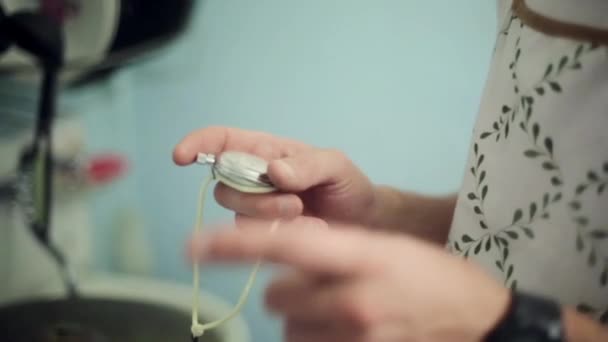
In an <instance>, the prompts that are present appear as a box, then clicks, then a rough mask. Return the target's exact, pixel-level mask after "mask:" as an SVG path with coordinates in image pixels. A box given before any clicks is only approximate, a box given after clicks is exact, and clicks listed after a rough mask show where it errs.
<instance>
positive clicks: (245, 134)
mask: <svg viewBox="0 0 608 342" xmlns="http://www.w3.org/2000/svg"><path fill="white" fill-rule="evenodd" d="M305 146H306V145H305V144H303V143H299V142H296V141H292V140H288V139H284V138H279V137H277V136H273V135H271V134H268V133H265V132H259V131H249V130H244V129H239V128H233V127H221V126H212V127H206V128H203V129H200V130H197V131H194V132H192V133H190V134H188V135H186V137H184V138H183V139H182V140H181V141H180V142H179V143H178V144H177V146H176V147H175V149H174V150H173V160H174V161H175V163H176V164H178V165H188V164H191V163H193V162H194V161H195V160H196V156H197V154H198V153H212V154H218V153H220V152H222V151H226V150H237V151H241V152H247V153H253V154H257V155H259V156H260V157H262V158H270V157H286V156H289V155H291V154H293V153H296V152H297V151H298V150H300V149H302V148H304V147H305ZM256 150H257V151H256ZM260 154H266V155H260ZM269 154H270V155H269Z"/></svg>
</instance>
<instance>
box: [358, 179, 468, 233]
mask: <svg viewBox="0 0 608 342" xmlns="http://www.w3.org/2000/svg"><path fill="white" fill-rule="evenodd" d="M373 192H374V195H373V201H372V205H371V206H370V210H369V214H368V220H367V222H364V223H365V224H366V225H368V226H371V227H375V228H378V229H386V230H391V231H399V232H403V233H408V234H412V235H415V236H417V237H420V238H424V239H426V240H430V241H432V242H435V243H439V244H443V243H445V241H446V240H447V235H448V232H449V229H450V225H451V223H452V217H453V213H454V209H455V207H456V196H454V195H448V196H426V195H421V194H416V193H412V192H404V191H400V190H398V189H395V188H392V187H389V186H385V185H376V186H374V190H373Z"/></svg>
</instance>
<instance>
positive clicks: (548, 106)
mask: <svg viewBox="0 0 608 342" xmlns="http://www.w3.org/2000/svg"><path fill="white" fill-rule="evenodd" d="M533 2H534V6H535V8H536V10H539V11H542V9H543V8H544V7H543V6H545V7H547V8H550V9H551V11H553V12H556V11H557V12H559V8H556V7H559V6H561V5H563V6H564V7H565V6H566V5H564V4H565V3H566V1H563V0H560V1H556V0H551V1H544V2H543V1H541V0H537V1H533ZM569 2H570V4H569V5H568V6H569V7H568V11H570V12H569V15H570V16H572V19H573V21H574V20H575V21H577V22H578V23H584V20H585V16H586V15H588V17H589V20H590V24H593V25H601V24H605V26H606V27H607V28H608V13H605V15H604V16H603V17H602V16H599V17H598V16H597V15H591V13H594V11H590V7H589V6H594V3H595V4H597V9H598V10H601V9H602V8H604V9H605V7H606V5H605V4H606V2H605V1H604V0H586V1H577V3H579V5H580V6H579V7H580V11H577V10H576V6H575V7H572V6H571V3H572V1H569ZM531 4H532V2H531ZM602 6H604V7H602ZM498 7H499V18H500V30H499V31H500V32H499V35H498V37H497V42H496V47H495V51H494V56H493V61H492V66H491V70H490V74H489V79H488V83H487V84H486V89H485V91H484V96H483V99H482V102H481V105H480V110H479V117H478V121H477V123H476V126H475V128H474V131H473V137H472V142H471V149H470V157H469V160H468V165H467V169H466V174H465V177H464V179H463V185H462V190H461V193H460V194H459V199H458V204H457V207H456V212H455V216H454V220H453V226H452V229H451V232H450V236H449V241H448V246H447V247H448V249H449V250H450V251H451V252H453V253H456V254H458V255H461V256H463V257H466V258H468V259H470V260H472V261H474V262H476V263H479V264H480V265H482V266H483V267H484V268H485V269H486V270H487V271H488V272H490V273H491V274H492V275H493V276H495V277H496V278H497V279H499V280H500V281H501V282H503V283H504V284H505V286H508V287H511V288H518V289H522V290H526V291H530V292H533V293H538V294H541V295H545V296H550V297H552V298H555V299H558V300H559V301H560V302H561V303H563V304H565V305H572V306H577V307H578V308H579V310H581V311H584V312H586V313H589V314H590V315H592V316H593V317H595V318H596V319H598V320H600V321H601V322H603V323H608V47H607V46H604V45H600V44H597V43H593V42H590V41H582V40H571V39H567V38H562V37H556V36H549V35H547V34H545V33H542V32H539V31H538V30H535V29H532V28H530V27H528V26H527V25H526V24H525V23H524V22H523V21H522V20H520V19H519V18H518V17H517V15H516V13H515V12H513V11H512V9H511V1H499V6H498ZM572 8H574V10H573V9H572ZM564 13H566V12H564ZM598 18H599V19H598ZM562 19H563V18H562ZM598 20H599V22H598ZM602 20H603V22H602Z"/></svg>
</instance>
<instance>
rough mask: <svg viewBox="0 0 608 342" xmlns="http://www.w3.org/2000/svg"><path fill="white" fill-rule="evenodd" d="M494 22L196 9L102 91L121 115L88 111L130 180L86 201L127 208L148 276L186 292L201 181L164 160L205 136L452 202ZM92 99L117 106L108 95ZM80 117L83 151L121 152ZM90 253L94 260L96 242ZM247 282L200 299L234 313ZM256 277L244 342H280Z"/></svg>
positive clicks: (369, 10) (327, 8) (491, 11)
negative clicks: (316, 153)
mask: <svg viewBox="0 0 608 342" xmlns="http://www.w3.org/2000/svg"><path fill="white" fill-rule="evenodd" d="M448 3H453V5H452V6H451V7H448V6H446V4H448ZM495 21H496V15H495V3H494V2H493V1H487V0H473V1H459V2H458V3H456V2H448V1H439V0H432V1H431V0H416V1H413V0H412V1H404V0H393V1H388V0H384V1H380V0H379V1H373V2H370V1H359V0H334V1H326V0H313V1H304V2H296V1H279V0H274V1H271V0H257V1H248V0H239V1H237V0H233V1H205V2H201V3H200V5H199V8H198V11H197V15H196V18H195V21H194V22H193V26H192V28H191V30H190V31H189V32H188V34H186V35H185V36H184V37H183V39H182V40H180V41H179V42H178V43H177V44H176V45H175V46H173V47H172V48H171V49H170V50H169V51H167V52H165V53H163V55H162V56H161V57H159V58H157V59H154V60H153V61H151V62H148V63H146V64H141V65H138V66H137V67H134V68H132V69H131V70H129V71H127V72H125V73H123V75H121V76H120V77H122V78H119V79H118V80H119V81H116V80H115V81H114V82H115V83H116V82H118V85H114V86H115V87H119V88H120V87H124V86H125V83H126V84H131V87H130V89H129V90H128V91H125V93H126V95H125V96H127V97H128V99H127V101H126V102H128V103H125V104H124V106H123V107H120V108H115V107H116V105H115V106H110V107H108V106H107V105H106V107H104V105H103V103H97V104H96V106H98V107H97V109H92V112H98V113H99V112H103V111H104V110H106V111H112V112H119V113H122V116H121V115H114V116H111V115H110V116H108V117H114V118H115V119H116V120H118V121H117V122H122V124H123V125H124V126H122V127H124V128H123V130H129V131H128V132H122V134H124V135H125V136H126V137H125V138H124V141H123V144H125V145H124V147H123V148H124V149H126V150H127V153H128V154H129V155H130V156H131V158H132V163H133V166H134V168H133V171H132V174H131V177H130V179H131V181H129V182H127V183H125V184H123V190H114V191H113V192H110V193H108V194H105V195H104V196H105V199H103V198H102V199H98V200H97V201H98V202H97V205H96V208H97V212H98V216H97V217H98V218H99V219H100V220H101V219H103V217H104V215H103V213H104V210H106V211H107V210H108V207H111V206H116V205H120V204H117V202H116V201H113V200H112V196H116V197H119V198H122V199H123V200H124V201H131V202H134V203H136V205H137V206H138V207H139V208H140V209H141V210H142V211H143V213H145V215H146V220H147V221H146V223H147V229H148V231H149V234H150V236H151V239H152V243H153V248H154V253H155V259H156V260H157V264H156V271H155V272H156V275H157V276H159V277H164V278H169V279H172V280H177V281H183V282H189V281H190V279H191V278H190V277H191V274H190V269H189V267H188V265H187V264H186V263H185V262H184V258H183V252H182V247H183V243H184V239H185V238H186V237H187V236H188V234H189V232H190V230H191V227H192V224H193V222H194V215H195V209H196V196H197V191H198V186H199V183H200V181H201V180H202V178H203V177H204V176H205V175H206V171H207V170H205V169H203V168H200V167H197V166H193V167H189V168H178V167H176V166H174V165H173V164H172V162H171V152H172V149H173V147H174V145H175V144H176V143H177V142H178V141H179V140H180V139H181V138H182V137H183V135H184V134H186V133H188V132H190V131H191V130H193V129H196V128H199V127H204V126H208V125H212V124H221V125H230V126H238V127H243V128H249V129H260V130H265V131H269V132H272V133H276V134H281V135H286V136H290V137H294V138H298V139H301V140H304V141H307V142H310V143H313V144H315V145H320V146H328V147H329V146H331V147H337V148H340V149H342V150H344V151H346V152H347V153H348V154H349V155H350V156H351V157H352V159H353V160H354V161H355V162H356V163H357V164H358V165H359V166H360V167H361V168H362V169H363V170H365V171H366V172H367V173H368V174H369V175H370V176H371V177H372V178H373V179H374V181H376V182H380V183H388V184H392V185H394V186H397V187H401V188H404V189H411V190H416V191H424V192H429V193H442V192H449V191H454V190H456V189H457V187H458V185H459V183H460V179H461V177H462V175H463V171H464V161H465V158H466V154H467V148H468V143H469V141H468V138H469V133H470V132H471V128H472V125H473V122H474V119H475V115H476V111H477V107H478V101H479V98H480V95H481V91H482V86H483V83H484V78H485V75H486V69H487V67H488V65H489V59H490V57H491V53H492V47H493V39H494V37H495V25H496V24H495ZM106 86H107V85H106ZM105 91H106V92H107V91H109V90H107V89H106V90H105ZM103 96H104V98H108V99H112V100H111V101H118V102H115V103H124V102H125V100H124V97H122V100H119V98H121V96H122V95H121V92H120V91H119V92H114V93H112V94H111V96H109V95H108V94H107V93H105V94H104V95H103ZM108 96H109V97H108ZM97 102H100V101H97ZM101 102H103V101H101ZM125 113H128V115H127V114H125ZM125 115H126V116H125ZM88 117H89V118H90V119H89V122H90V126H91V130H92V131H97V133H93V135H92V138H93V140H94V141H95V143H94V146H98V147H100V146H115V145H116V146H118V145H120V144H121V143H118V142H116V140H115V139H114V138H110V135H109V134H108V132H111V131H112V129H111V127H107V126H108V124H106V125H105V126H104V125H103V124H100V122H104V120H107V119H104V117H103V116H101V115H97V116H95V115H89V116H88ZM106 122H107V121H106ZM111 126H113V125H111ZM104 127H105V128H104ZM103 129H105V131H103ZM100 132H102V133H100ZM104 137H105V139H104ZM104 144H108V145H104ZM125 188H126V189H127V190H124V189H125ZM207 213H208V218H209V220H211V221H217V220H229V219H231V218H232V214H231V213H229V212H227V211H225V210H223V209H221V208H220V207H219V206H218V205H217V204H215V203H213V202H208V206H207ZM99 241H100V245H98V250H100V251H102V252H100V255H99V258H100V259H101V260H104V253H103V252H104V251H106V252H107V251H109V249H106V247H107V248H109V246H108V242H107V239H106V240H104V239H103V238H100V240H99ZM104 241H105V245H104ZM99 246H101V247H99ZM106 254H107V253H106ZM105 258H107V256H105ZM247 270H248V269H246V268H239V269H232V268H231V269H217V268H213V269H205V270H204V271H203V277H204V280H203V287H204V288H205V289H207V290H209V291H212V292H214V293H216V294H218V295H221V296H224V297H225V298H228V299H230V300H231V301H234V300H235V299H236V297H237V295H238V292H239V291H240V289H241V286H242V285H243V283H244V281H245V278H246V275H247ZM269 276H270V273H269V271H267V272H265V273H263V274H262V277H261V278H260V280H259V281H258V283H257V285H256V287H255V289H254V291H253V292H252V299H251V301H250V302H249V304H248V305H247V307H246V309H245V318H246V319H247V320H248V321H249V323H250V324H251V328H252V330H253V337H254V341H256V342H257V341H264V342H266V341H268V342H272V341H278V340H279V339H280V326H279V324H278V322H277V321H275V320H273V319H271V318H270V317H268V316H267V315H266V313H265V312H264V309H263V307H262V305H261V298H262V293H263V288H264V285H265V284H266V283H267V281H268V278H269Z"/></svg>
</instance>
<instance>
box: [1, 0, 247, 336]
mask: <svg viewBox="0 0 608 342" xmlns="http://www.w3.org/2000/svg"><path fill="white" fill-rule="evenodd" d="M194 2H195V0H179V1H178V0H164V1H160V0H154V1H149V0H0V8H1V9H2V14H1V15H0V160H1V161H2V162H1V163H0V311H2V308H3V307H6V306H7V305H11V304H16V303H20V302H22V301H28V300H29V301H31V300H35V299H41V298H46V299H52V298H61V297H62V296H64V283H63V281H62V278H61V277H60V273H59V272H58V267H57V265H56V263H55V262H54V261H53V260H52V259H51V258H50V257H49V254H48V253H47V251H45V250H44V249H43V248H41V244H40V243H39V241H37V240H36V239H35V236H34V234H32V231H31V230H30V229H29V227H28V222H27V221H26V220H25V217H26V215H24V211H25V210H27V208H23V207H22V206H20V205H18V204H17V203H16V201H15V200H14V198H12V197H11V196H12V194H11V193H10V192H11V191H12V190H11V187H10V186H9V187H4V188H3V182H4V181H6V180H8V181H9V182H10V181H11V179H14V178H15V176H16V175H17V173H18V167H19V165H18V161H19V157H20V155H21V153H22V151H23V149H24V147H25V146H26V145H28V144H29V143H31V141H32V130H33V129H32V127H33V126H34V122H35V121H36V116H37V115H36V114H37V112H36V111H37V104H38V100H39V94H38V92H39V90H38V89H39V88H40V82H41V79H42V78H41V72H40V71H41V70H40V68H39V66H40V65H39V60H37V59H35V58H34V57H33V56H32V55H31V54H30V53H28V52H27V51H24V50H23V49H21V48H20V47H19V46H17V45H15V44H13V43H11V42H10V41H9V40H10V39H7V37H6V35H5V34H4V33H6V32H3V30H2V27H3V26H2V24H3V23H4V22H6V21H5V20H6V19H5V18H7V17H10V16H11V15H14V14H16V13H20V12H23V11H33V12H36V13H39V14H40V13H41V14H43V15H45V16H47V17H48V18H51V19H52V20H56V22H57V23H58V24H59V25H60V26H61V28H62V33H63V37H64V64H63V67H62V69H61V70H60V72H59V85H61V86H68V85H70V84H72V83H74V82H82V81H89V80H90V79H93V80H94V79H95V76H96V75H98V74H100V73H101V74H103V73H106V72H112V71H114V70H116V69H117V68H120V67H121V66H123V65H124V64H126V63H131V62H136V61H137V60H138V59H139V58H143V57H147V56H151V55H153V54H154V53H156V52H158V51H160V49H161V48H162V47H164V46H165V45H166V44H167V43H169V42H171V41H172V40H173V39H175V38H176V37H177V36H178V35H179V33H181V31H182V30H183V29H184V28H185V27H186V26H187V22H188V17H189V15H188V14H189V12H190V11H191V7H192V6H193V4H194ZM59 119H61V120H59ZM51 131H52V133H53V134H52V135H53V136H54V137H55V138H54V142H53V144H52V146H53V148H52V151H53V155H54V156H53V158H54V159H53V160H57V161H59V160H62V161H65V162H67V163H70V162H73V163H76V164H77V163H78V162H82V159H81V158H82V152H83V150H84V146H85V143H86V138H85V136H84V134H83V130H82V127H81V125H80V123H79V118H78V116H77V115H76V116H72V117H70V116H65V117H64V115H63V113H57V120H55V121H54V125H52V126H51ZM52 184H54V188H55V191H54V194H53V201H52V202H51V203H52V206H51V211H52V215H51V216H50V217H51V222H50V227H51V229H50V234H51V238H50V240H51V241H52V242H53V243H54V244H55V245H56V247H57V248H58V249H59V250H60V251H62V252H63V253H64V254H65V256H66V257H67V260H68V263H69V269H70V270H71V271H73V272H75V275H76V278H77V285H78V287H79V290H80V291H79V292H80V294H81V295H84V296H92V297H96V298H102V299H109V300H113V299H124V300H127V299H128V300H139V301H142V302H147V303H156V304H160V305H164V306H167V307H172V308H178V309H179V310H181V311H183V312H189V311H190V298H191V289H190V288H188V287H184V286H178V285H176V284H171V283H166V282H160V281H158V280H153V279H149V278H146V277H140V278H136V277H117V276H115V275H99V274H91V273H90V272H89V266H90V260H91V252H92V251H91V243H92V241H91V225H92V224H93V223H92V221H91V219H90V216H89V215H90V211H89V207H88V201H87V194H88V191H89V190H90V187H91V186H94V185H91V184H87V183H86V182H84V183H83V182H82V179H80V178H78V177H74V175H73V174H70V170H69V168H68V170H66V169H61V168H57V167H56V168H55V175H54V178H53V181H52ZM6 189H9V190H6ZM3 191H4V192H3ZM202 303H203V305H202V306H201V309H200V313H201V317H207V318H208V319H214V318H219V317H221V316H223V315H225V314H226V313H227V312H228V308H229V305H228V304H226V303H224V302H223V301H222V300H220V299H218V298H216V297H214V296H213V295H210V294H207V293H203V294H202ZM1 323H2V322H0V325H1ZM218 333H219V334H220V336H221V340H222V342H247V341H249V337H248V333H247V327H246V325H245V323H244V321H243V320H242V319H241V318H240V317H237V318H236V319H234V320H232V321H230V322H228V323H227V324H226V325H225V326H224V327H222V328H220V329H219V330H218Z"/></svg>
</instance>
